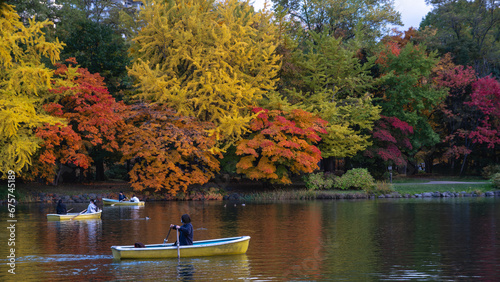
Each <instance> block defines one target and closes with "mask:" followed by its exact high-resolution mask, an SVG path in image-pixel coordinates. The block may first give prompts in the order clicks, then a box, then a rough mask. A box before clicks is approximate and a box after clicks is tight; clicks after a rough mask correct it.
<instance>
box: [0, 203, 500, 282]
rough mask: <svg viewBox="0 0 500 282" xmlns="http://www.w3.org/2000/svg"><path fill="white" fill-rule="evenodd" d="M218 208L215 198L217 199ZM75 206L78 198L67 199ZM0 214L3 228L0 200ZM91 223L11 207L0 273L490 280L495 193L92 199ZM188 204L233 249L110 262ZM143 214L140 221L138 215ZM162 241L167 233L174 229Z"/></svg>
mask: <svg viewBox="0 0 500 282" xmlns="http://www.w3.org/2000/svg"><path fill="white" fill-rule="evenodd" d="M224 205H226V207H224ZM71 207H73V208H74V210H75V211H81V210H83V209H85V207H86V205H83V204H68V208H71ZM1 209H2V211H1V213H0V216H1V218H2V221H3V222H4V224H3V226H7V219H8V218H7V211H6V209H7V208H6V206H3V207H2V208H1ZM103 210H104V211H103V215H102V219H101V220H86V221H66V222H48V221H47V220H46V214H47V213H53V212H54V211H55V206H52V205H48V204H30V205H19V206H18V207H17V210H16V216H17V220H18V222H17V223H16V256H17V257H16V274H15V275H12V274H9V273H8V272H7V270H8V269H9V267H8V266H7V262H8V261H7V259H6V257H7V256H8V255H9V254H8V252H9V248H10V247H8V246H7V239H8V236H9V233H8V232H7V231H8V230H7V231H6V228H5V227H3V228H2V231H1V232H0V235H1V245H0V261H1V262H2V264H1V266H0V271H1V272H0V280H1V281H6V280H7V281H10V280H12V281H14V280H15V281H31V280H38V281H54V280H77V281H81V280H87V281H90V280H93V281H116V280H128V281H130V280H141V281H145V280H161V281H183V280H187V281H189V280H193V281H206V280H212V281H222V280H243V281H247V280H257V281H280V280H301V281H304V280H307V281H332V280H334V281H381V280H385V281H405V280H411V281H436V280H439V281H457V280H458V281H470V280H476V281H498V279H499V277H500V199H498V198H496V199H495V198H451V199H384V200H345V201H344V200H336V201H300V202H279V203H246V205H245V206H243V205H241V204H237V205H236V206H234V203H227V202H219V201H209V202H208V201H207V202H148V203H146V206H145V207H109V206H105V207H104V208H103ZM184 213H189V214H190V215H191V218H192V223H193V225H194V228H195V233H194V236H195V240H205V239H213V238H222V237H234V236H242V235H249V236H251V240H250V246H249V249H248V252H247V253H246V254H245V255H238V256H219V257H204V258H181V259H180V260H177V259H163V260H123V261H114V260H113V258H112V255H111V249H110V247H111V246H113V245H130V244H133V243H135V242H142V243H144V244H153V243H161V242H163V239H164V238H165V236H166V234H167V233H168V230H169V225H170V223H176V224H180V217H181V215H182V214H184ZM147 218H149V219H147ZM168 240H169V242H174V241H175V233H174V232H172V233H171V234H170V238H169V239H168Z"/></svg>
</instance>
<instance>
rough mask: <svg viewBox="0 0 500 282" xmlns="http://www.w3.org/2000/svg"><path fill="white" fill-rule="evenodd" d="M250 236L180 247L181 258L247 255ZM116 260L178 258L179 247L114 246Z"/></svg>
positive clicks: (171, 245) (207, 241)
mask: <svg viewBox="0 0 500 282" xmlns="http://www.w3.org/2000/svg"><path fill="white" fill-rule="evenodd" d="M249 242H250V236H240V237H231V238H222V239H212V240H204V241H194V242H193V245H188V246H180V247H179V250H180V257H181V258H182V257H205V256H219V255H238V254H244V253H246V251H247V249H248V243H249ZM111 251H112V252H113V258H114V259H117V260H119V259H158V258H176V257H177V246H176V245H173V244H170V243H169V244H156V245H146V247H145V248H136V247H134V246H112V247H111Z"/></svg>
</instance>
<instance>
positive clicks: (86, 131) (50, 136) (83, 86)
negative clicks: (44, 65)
mask: <svg viewBox="0 0 500 282" xmlns="http://www.w3.org/2000/svg"><path fill="white" fill-rule="evenodd" d="M68 62H69V63H70V65H69V66H66V65H64V64H57V67H58V69H57V70H56V72H55V73H56V74H57V75H59V76H61V77H64V78H65V79H66V81H65V83H64V84H61V85H58V86H56V87H54V89H53V90H52V91H53V92H55V93H56V94H59V95H60V96H61V97H62V98H60V99H59V100H58V101H57V102H52V103H48V104H46V105H45V106H44V108H45V110H46V111H47V112H49V113H50V114H51V115H53V116H57V117H61V118H64V119H65V120H66V121H67V125H58V126H49V125H46V126H44V127H42V128H39V129H37V136H39V137H40V138H42V139H43V143H42V144H41V150H40V158H39V162H38V164H37V166H35V169H34V173H36V174H38V175H40V176H41V177H43V178H45V179H47V180H48V179H51V177H53V176H54V173H55V165H56V164H64V165H74V166H76V167H78V168H81V169H83V170H86V169H88V168H89V167H90V166H91V164H92V163H93V162H94V160H95V158H97V157H98V155H99V154H102V152H103V151H105V152H118V148H119V146H118V142H117V140H116V137H117V134H118V133H119V132H120V130H121V128H122V127H123V121H122V112H123V111H124V109H125V106H124V104H123V103H121V102H116V101H115V99H114V98H113V97H112V96H111V95H110V94H109V93H108V90H107V88H106V86H105V83H104V78H103V77H101V76H100V75H99V74H91V73H89V72H88V71H87V69H83V68H75V67H72V66H71V63H75V64H76V62H75V61H74V59H69V60H68ZM56 182H57V181H56Z"/></svg>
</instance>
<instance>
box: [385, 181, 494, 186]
mask: <svg viewBox="0 0 500 282" xmlns="http://www.w3.org/2000/svg"><path fill="white" fill-rule="evenodd" d="M487 183H489V182H488V181H483V182H464V181H429V182H418V183H393V184H397V185H425V184H434V185H436V184H487Z"/></svg>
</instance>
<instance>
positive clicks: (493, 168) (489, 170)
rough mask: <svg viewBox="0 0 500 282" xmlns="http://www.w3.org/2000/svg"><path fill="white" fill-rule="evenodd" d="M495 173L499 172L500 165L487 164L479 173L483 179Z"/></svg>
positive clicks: (489, 177)
mask: <svg viewBox="0 0 500 282" xmlns="http://www.w3.org/2000/svg"><path fill="white" fill-rule="evenodd" d="M496 173H500V165H487V166H485V167H484V168H483V172H482V173H481V175H482V176H483V177H484V179H491V178H492V176H493V175H494V174H496Z"/></svg>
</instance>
